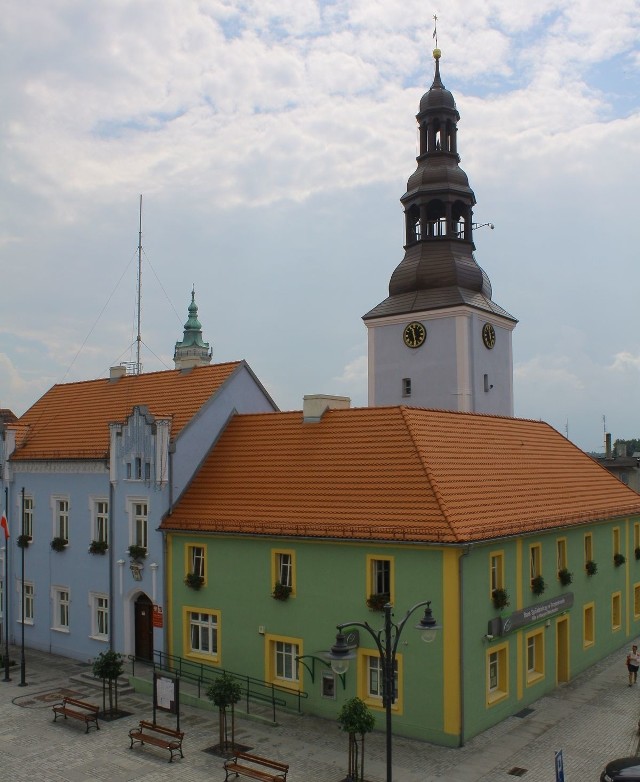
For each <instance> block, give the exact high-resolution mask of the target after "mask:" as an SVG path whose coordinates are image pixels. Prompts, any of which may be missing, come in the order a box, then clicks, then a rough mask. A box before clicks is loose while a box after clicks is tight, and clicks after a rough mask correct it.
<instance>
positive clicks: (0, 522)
mask: <svg viewBox="0 0 640 782" xmlns="http://www.w3.org/2000/svg"><path fill="white" fill-rule="evenodd" d="M0 527H2V529H3V530H4V539H5V540H8V539H9V522H8V521H7V517H6V516H5V514H4V513H3V514H2V518H1V519H0Z"/></svg>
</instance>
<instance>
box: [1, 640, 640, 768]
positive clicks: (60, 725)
mask: <svg viewBox="0 0 640 782" xmlns="http://www.w3.org/2000/svg"><path fill="white" fill-rule="evenodd" d="M13 658H14V659H18V658H19V653H18V650H16V649H14V650H13ZM89 670H90V669H89V666H88V665H87V664H82V663H78V662H76V661H73V660H68V659H66V658H63V657H57V656H54V655H49V654H45V653H40V652H32V651H31V650H27V653H26V681H27V686H26V687H20V686H19V682H20V670H19V668H12V670H11V681H10V682H3V681H0V780H1V781H2V782H4V780H7V781H9V780H10V781H11V782H61V781H62V780H64V781H65V782H67V781H69V782H92V781H93V780H105V782H125V781H127V782H128V781H129V780H144V782H156V780H169V779H171V780H180V782H201V781H204V780H207V782H210V781H211V780H214V781H215V780H220V781H222V780H224V770H223V768H222V759H221V758H220V757H218V756H216V755H214V754H211V752H207V751H206V750H207V749H210V748H211V747H212V746H213V745H214V744H215V743H216V742H217V731H218V723H217V715H216V713H214V712H208V711H204V710H202V709H198V708H196V707H193V706H183V707H182V708H181V718H180V722H181V725H180V727H181V729H183V730H184V731H185V734H186V736H185V741H184V753H185V757H184V759H179V758H178V759H177V760H175V761H174V762H173V763H172V764H169V763H168V762H167V760H168V752H166V751H165V750H160V749H157V748H153V747H144V748H141V747H139V746H137V747H135V748H134V749H129V739H128V737H127V732H128V730H129V728H131V727H134V726H135V725H136V724H137V721H138V720H140V719H150V718H151V716H152V708H151V698H150V696H146V695H142V694H139V693H133V694H129V695H125V696H123V697H121V698H120V699H119V703H118V706H119V708H120V709H122V710H125V711H127V712H130V716H127V717H123V718H121V719H119V720H115V721H113V722H105V721H101V727H100V730H99V731H95V730H93V729H92V730H91V731H90V732H89V733H88V734H85V732H84V727H83V726H82V725H81V724H80V723H77V722H75V721H72V720H69V721H68V722H67V723H66V724H65V723H64V722H61V721H60V720H58V722H57V723H54V722H53V721H52V712H51V705H52V703H54V702H56V701H59V700H61V697H62V695H63V694H64V693H65V692H69V693H75V694H76V697H79V698H81V699H86V700H90V701H92V702H93V703H97V704H100V703H101V692H100V690H97V689H95V688H94V687H93V686H92V685H91V683H89V682H88V681H86V680H85V681H83V680H82V678H81V676H80V677H79V675H81V674H83V673H85V674H86V673H88V672H89ZM0 676H3V674H2V672H0ZM639 693H640V685H638V687H632V688H630V687H628V682H627V676H626V669H625V667H624V651H620V652H616V653H614V654H612V655H610V656H609V657H608V658H606V659H605V660H603V661H601V662H600V663H598V664H597V665H595V666H594V667H593V668H591V669H590V670H589V671H587V672H586V673H585V674H583V675H581V676H579V677H578V678H577V679H576V680H575V681H573V682H571V683H570V684H568V685H566V686H563V687H561V688H559V689H557V690H555V691H554V692H553V693H551V694H550V695H548V696H545V697H544V698H541V699H540V700H539V701H537V702H536V703H534V704H533V705H532V707H531V712H530V713H529V714H527V715H526V716H522V717H510V718H509V719H507V720H505V721H504V722H502V723H501V724H500V725H497V726H495V727H493V728H491V729H490V730H488V731H485V732H484V733H482V734H481V735H479V736H476V737H475V738H474V739H472V740H471V741H469V742H468V744H467V745H466V746H464V747H462V748H459V749H448V748H444V747H437V746H434V745H431V744H427V743H424V742H420V741H413V740H408V739H404V738H395V739H394V743H393V749H394V758H393V772H394V773H393V778H394V781H395V782H436V781H440V782H442V780H455V782H514V780H515V779H524V780H525V782H553V780H554V779H555V772H554V754H555V751H556V750H559V749H562V750H563V756H564V771H565V780H566V782H589V780H594V782H597V780H598V779H599V774H600V771H601V769H602V767H603V766H604V764H605V763H606V762H607V761H608V760H610V759H612V758H615V757H622V756H625V755H635V754H636V753H637V751H638V730H637V727H638V718H639V716H640V696H639ZM163 716H164V715H163ZM166 721H167V724H169V722H170V721H169V720H166ZM236 741H237V742H238V743H240V744H244V745H246V746H248V747H251V748H252V750H253V751H254V752H255V753H256V754H263V755H266V756H268V757H272V758H275V759H279V760H282V761H284V762H286V763H289V764H290V772H289V780H290V782H340V781H341V780H344V777H345V769H346V754H347V739H346V737H345V735H344V734H343V733H341V732H340V731H339V730H338V728H337V725H336V723H333V722H331V721H328V720H322V719H318V718H315V717H310V716H306V715H293V714H278V724H277V725H275V726H274V725H272V724H267V723H266V722H260V721H256V720H255V719H247V718H243V717H242V716H239V717H237V719H236ZM365 764H366V767H365V776H366V778H367V780H369V782H383V781H384V779H385V740H384V735H383V734H381V733H374V734H370V735H368V736H367V738H366V753H365ZM522 772H523V773H522Z"/></svg>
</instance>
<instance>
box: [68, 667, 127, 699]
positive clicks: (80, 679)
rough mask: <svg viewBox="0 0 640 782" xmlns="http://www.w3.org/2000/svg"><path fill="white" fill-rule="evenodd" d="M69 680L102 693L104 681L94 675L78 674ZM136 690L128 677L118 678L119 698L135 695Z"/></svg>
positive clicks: (87, 673)
mask: <svg viewBox="0 0 640 782" xmlns="http://www.w3.org/2000/svg"><path fill="white" fill-rule="evenodd" d="M69 680H70V681H72V682H75V683H76V684H81V685H82V686H83V687H92V688H95V689H96V690H100V692H102V679H98V678H96V677H95V676H94V675H93V674H92V673H89V672H84V673H76V674H75V675H73V676H70V677H69ZM134 692H135V690H134V688H133V687H132V686H131V685H130V684H129V679H128V678H127V677H126V676H120V677H118V697H120V696H124V695H131V694H132V693H134Z"/></svg>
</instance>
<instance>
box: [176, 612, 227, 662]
mask: <svg viewBox="0 0 640 782" xmlns="http://www.w3.org/2000/svg"><path fill="white" fill-rule="evenodd" d="M185 611H186V619H187V621H186V630H187V632H188V638H187V642H186V644H185V652H186V654H187V655H190V656H194V655H195V656H196V657H205V658H207V659H209V660H210V661H212V660H215V661H216V662H217V661H218V659H219V643H220V639H219V628H220V614H219V613H218V612H217V611H192V610H189V609H185Z"/></svg>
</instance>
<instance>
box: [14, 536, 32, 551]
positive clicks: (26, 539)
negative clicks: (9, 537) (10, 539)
mask: <svg viewBox="0 0 640 782" xmlns="http://www.w3.org/2000/svg"><path fill="white" fill-rule="evenodd" d="M31 540H32V538H31V535H18V540H17V543H18V546H20V548H29V543H31Z"/></svg>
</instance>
